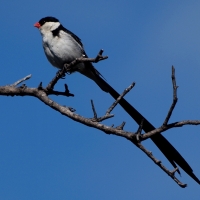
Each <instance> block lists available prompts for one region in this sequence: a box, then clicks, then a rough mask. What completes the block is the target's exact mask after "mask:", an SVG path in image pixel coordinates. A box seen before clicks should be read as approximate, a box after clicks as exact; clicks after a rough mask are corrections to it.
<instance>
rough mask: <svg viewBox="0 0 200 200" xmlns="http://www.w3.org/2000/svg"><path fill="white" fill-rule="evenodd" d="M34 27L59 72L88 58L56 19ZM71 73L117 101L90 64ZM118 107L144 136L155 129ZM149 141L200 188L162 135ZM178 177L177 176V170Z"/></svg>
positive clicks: (128, 108) (127, 106)
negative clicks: (87, 80) (85, 57)
mask: <svg viewBox="0 0 200 200" xmlns="http://www.w3.org/2000/svg"><path fill="white" fill-rule="evenodd" d="M34 26H35V27H37V28H38V29H39V30H40V33H41V35H42V41H43V48H44V52H45V54H46V57H47V59H48V60H49V62H50V63H51V64H52V65H53V66H55V67H57V68H59V69H62V67H63V66H64V64H65V63H70V62H72V61H73V60H75V59H76V58H80V57H81V56H82V55H85V56H87V55H86V53H85V51H84V48H83V44H82V42H81V40H80V38H79V37H77V36H76V35H75V34H74V33H72V32H71V31H69V30H67V29H66V28H64V27H63V26H62V24H61V23H60V22H59V20H58V19H56V18H54V17H45V18H42V19H40V21H39V22H37V23H35V24H34ZM74 70H75V71H78V72H80V73H81V74H83V75H85V76H87V77H88V78H90V79H92V80H93V81H95V82H96V84H97V85H98V86H99V87H100V88H101V89H102V90H103V91H105V92H108V93H110V95H111V96H112V97H113V98H114V99H117V98H118V97H119V94H118V93H117V92H116V91H115V90H114V89H113V88H112V87H111V86H110V85H109V84H108V83H107V82H106V81H105V80H103V78H102V77H101V74H100V73H99V72H98V71H97V70H96V69H95V68H94V67H93V65H92V64H91V63H80V64H78V65H77V66H75V68H74ZM119 104H120V105H121V106H122V108H123V109H124V110H125V111H126V112H127V113H128V114H129V115H130V116H131V117H132V118H133V119H134V120H135V121H136V123H137V124H138V125H140V124H141V122H142V120H143V130H144V131H145V132H149V131H152V130H154V129H155V127H154V126H153V125H152V124H151V123H150V122H148V121H147V120H146V119H145V118H144V117H143V116H142V115H141V114H140V113H139V112H138V111H137V110H136V109H135V108H134V107H133V106H132V105H130V104H129V103H128V102H127V101H126V100H125V99H124V98H123V99H121V100H120V102H119ZM151 140H152V141H153V142H154V143H155V145H156V146H157V147H158V148H159V149H160V151H161V152H162V153H163V154H164V155H165V157H166V158H167V159H168V160H169V162H170V163H171V164H172V165H173V167H174V168H176V167H177V166H176V164H178V165H179V166H180V167H181V168H182V169H183V170H184V171H185V172H186V173H187V174H188V175H189V176H191V177H192V178H193V179H194V180H195V181H196V182H197V183H198V184H200V180H199V179H198V178H197V177H196V176H195V174H194V173H193V170H192V168H191V167H190V166H189V164H188V163H187V162H186V161H185V159H184V158H183V157H182V156H181V155H180V153H179V152H178V151H177V150H176V149H175V148H174V147H173V146H172V145H171V144H170V143H169V141H168V140H167V139H166V138H165V137H164V136H163V135H162V134H156V135H154V136H152V137H151ZM178 173H180V171H179V170H178Z"/></svg>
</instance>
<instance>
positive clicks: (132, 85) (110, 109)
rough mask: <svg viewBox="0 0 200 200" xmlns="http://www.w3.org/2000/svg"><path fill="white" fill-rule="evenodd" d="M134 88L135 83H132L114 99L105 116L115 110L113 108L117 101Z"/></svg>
mask: <svg viewBox="0 0 200 200" xmlns="http://www.w3.org/2000/svg"><path fill="white" fill-rule="evenodd" d="M134 86H135V83H132V84H131V85H130V86H129V87H128V88H126V89H125V90H124V92H123V93H122V94H121V95H120V96H119V97H118V98H117V99H116V101H115V102H114V103H113V104H112V105H111V106H110V107H109V109H108V110H107V111H106V115H109V114H110V113H111V111H112V110H113V109H114V108H115V106H116V105H117V104H118V103H119V101H120V100H121V99H122V98H123V97H124V96H125V95H126V94H127V93H128V92H129V91H130V90H131V89H132V88H133V87H134Z"/></svg>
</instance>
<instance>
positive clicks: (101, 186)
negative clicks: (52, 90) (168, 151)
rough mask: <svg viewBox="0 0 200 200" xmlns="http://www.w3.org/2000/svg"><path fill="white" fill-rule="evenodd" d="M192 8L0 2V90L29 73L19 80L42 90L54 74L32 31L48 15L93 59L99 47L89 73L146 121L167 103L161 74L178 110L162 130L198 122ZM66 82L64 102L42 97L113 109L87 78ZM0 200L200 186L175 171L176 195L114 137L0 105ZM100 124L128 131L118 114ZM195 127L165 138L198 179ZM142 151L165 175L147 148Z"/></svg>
mask: <svg viewBox="0 0 200 200" xmlns="http://www.w3.org/2000/svg"><path fill="white" fill-rule="evenodd" d="M199 10H200V2H199V1H195V0H190V1H186V0H179V1H178V0H173V1H172V0H169V1H159V0H152V1H148V0H144V1H141V0H132V1H126V0H116V1H111V0H101V1H99V0H97V1H88V0H85V1H80V0H73V1H72V0H71V1H69V0H66V1H64V0H57V1H46V0H44V1H42V2H41V1H38V0H35V1H24V0H18V1H13V2H12V3H11V2H10V1H5V0H4V1H2V2H1V6H0V23H1V31H0V43H1V45H0V52H1V54H0V58H1V68H0V85H6V84H12V83H14V82H15V81H16V80H18V79H20V78H22V77H24V76H26V75H28V74H32V78H31V79H30V80H29V81H27V82H26V84H27V85H28V86H29V87H37V86H38V84H39V83H40V81H42V82H43V84H44V85H46V84H47V83H48V82H49V81H50V80H51V79H52V77H53V76H54V75H55V73H56V69H55V68H53V67H52V66H51V65H50V64H49V63H48V61H47V60H46V57H45V55H44V53H43V49H42V45H41V36H40V34H39V31H38V30H37V29H35V28H34V27H33V24H34V23H35V22H37V21H38V20H39V19H40V18H42V17H45V16H49V15H51V16H54V17H57V18H58V19H60V21H61V22H62V24H63V25H64V26H65V27H66V28H68V29H69V30H71V31H72V32H74V33H75V34H77V35H78V36H79V37H80V38H82V42H83V44H84V46H85V49H86V52H87V54H88V55H89V56H90V57H94V56H95V55H96V54H97V52H98V51H99V50H100V49H101V48H103V49H104V50H105V55H108V56H109V59H108V60H106V61H103V62H100V63H98V64H96V65H95V67H96V68H97V69H98V70H99V71H100V72H101V73H102V74H103V76H104V77H105V78H106V80H107V81H108V82H109V83H110V84H111V85H112V86H113V87H114V88H115V89H116V90H117V91H119V92H122V91H123V89H124V88H125V87H127V86H129V85H130V84H131V83H132V82H133V81H135V82H136V86H135V88H134V89H133V90H132V91H131V93H129V94H128V95H127V97H126V98H127V100H128V101H130V102H131V104H133V105H134V106H135V107H136V108H137V109H138V110H139V111H140V112H141V113H142V114H143V115H144V116H145V117H146V118H147V119H148V120H149V121H150V122H151V123H153V124H154V125H155V126H160V125H161V124H162V122H163V120H164V118H165V116H166V113H167V111H168V109H169V106H170V104H171V101H172V85H171V66H172V65H174V66H175V68H176V77H177V85H178V86H179V89H178V98H179V101H178V104H177V107H176V109H175V111H174V114H173V117H172V119H171V122H173V121H179V120H186V119H200V87H199V86H200V78H199V77H200V23H199V22H200V12H199ZM65 82H67V84H68V85H69V88H70V91H71V92H72V93H74V94H75V97H74V98H64V97H51V98H52V99H54V100H56V101H57V102H59V103H60V104H62V105H67V106H71V107H73V108H75V109H76V112H77V113H79V114H80V115H83V116H86V117H92V111H91V106H90V99H93V100H94V102H95V105H96V108H97V111H98V114H99V115H102V114H104V112H105V111H106V109H107V108H108V106H109V105H110V104H111V103H112V102H113V100H112V98H111V97H110V96H109V95H108V94H106V93H104V92H102V91H101V90H100V89H99V88H98V86H96V84H95V83H93V82H92V81H91V80H89V79H87V78H85V77H83V76H82V75H80V74H78V73H76V74H73V75H71V76H67V78H66V80H62V81H60V82H59V84H58V85H57V87H56V88H57V89H59V90H63V84H64V83H65ZM0 113H1V123H0V124H1V131H0V199H2V200H15V199H20V200H27V199H29V200H35V199H37V200H38V199H39V200H40V199H42V200H46V199H47V200H51V199H52V200H54V199H56V200H57V199H59V200H60V199H61V200H63V199H87V200H90V199H91V200H93V199H95V200H96V199H97V200H102V199H109V200H110V199H192V200H193V199H199V196H200V186H199V185H198V184H197V183H196V182H194V181H193V180H192V179H191V178H190V177H189V176H188V175H187V174H185V173H184V172H183V171H182V176H181V177H178V178H180V180H181V181H182V182H183V183H187V184H188V187H187V188H186V189H181V188H180V187H179V186H178V185H176V184H175V183H174V182H173V181H172V180H171V178H169V177H168V176H167V175H166V174H164V173H163V172H162V171H161V170H160V169H159V168H158V167H157V166H156V165H155V164H154V163H152V161H151V160H150V159H148V158H147V157H146V156H145V155H144V154H143V153H142V152H140V151H139V150H138V149H137V148H136V147H135V146H133V145H132V144H131V143H130V142H128V141H127V140H125V139H123V138H119V137H116V136H111V135H106V134H104V133H102V132H100V131H98V130H95V129H92V128H89V127H86V126H83V125H82V124H78V123H76V122H74V121H72V120H70V119H68V118H66V117H64V116H62V115H61V114H59V113H57V112H55V111H54V110H51V109H50V108H49V107H47V106H46V105H44V104H43V103H42V102H40V101H39V100H37V99H34V98H32V97H4V96H2V97H0ZM113 113H114V114H115V118H113V119H110V120H108V121H106V122H105V123H106V124H108V125H110V124H113V123H114V124H115V125H119V124H120V123H121V122H122V121H126V122H127V125H126V126H125V129H126V130H131V131H134V130H136V129H137V125H136V124H135V123H134V122H133V121H132V120H131V119H130V117H129V116H128V115H127V114H126V113H125V112H124V111H123V110H122V109H121V108H120V107H119V106H118V107H117V109H115V110H114V111H113ZM199 134H200V127H196V126H195V127H192V126H188V127H184V128H179V129H178V128H177V129H174V130H172V131H168V132H165V133H164V135H165V137H166V138H167V139H168V140H169V141H170V142H171V143H172V144H173V145H174V146H175V147H176V148H177V149H178V151H180V153H181V154H182V155H183V156H184V158H185V159H186V160H187V161H188V162H189V163H190V165H191V166H192V168H193V170H194V172H195V174H196V175H197V176H198V177H199V178H200V156H199V155H200V147H199V142H200V136H199ZM144 145H145V146H146V147H147V148H148V149H149V150H150V151H152V152H153V154H154V155H155V156H156V157H157V158H158V159H161V160H162V161H163V164H165V165H166V166H167V167H169V168H170V169H172V168H171V166H170V165H169V163H168V161H167V160H166V159H165V158H164V157H163V156H162V154H161V153H160V152H159V150H158V149H157V148H156V147H155V146H154V145H153V144H152V142H151V141H146V142H145V143H144Z"/></svg>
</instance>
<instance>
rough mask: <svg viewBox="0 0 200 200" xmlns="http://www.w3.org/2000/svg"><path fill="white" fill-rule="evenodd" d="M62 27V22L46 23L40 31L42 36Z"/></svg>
mask: <svg viewBox="0 0 200 200" xmlns="http://www.w3.org/2000/svg"><path fill="white" fill-rule="evenodd" d="M59 26H60V22H46V23H45V24H43V25H42V26H41V27H40V28H39V29H40V32H41V34H42V35H44V34H46V33H48V32H51V31H53V30H55V29H57V28H58V27H59Z"/></svg>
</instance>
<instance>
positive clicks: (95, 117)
mask: <svg viewBox="0 0 200 200" xmlns="http://www.w3.org/2000/svg"><path fill="white" fill-rule="evenodd" d="M91 104H92V111H93V114H94V119H97V113H96V110H95V107H94V103H93V100H91Z"/></svg>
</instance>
